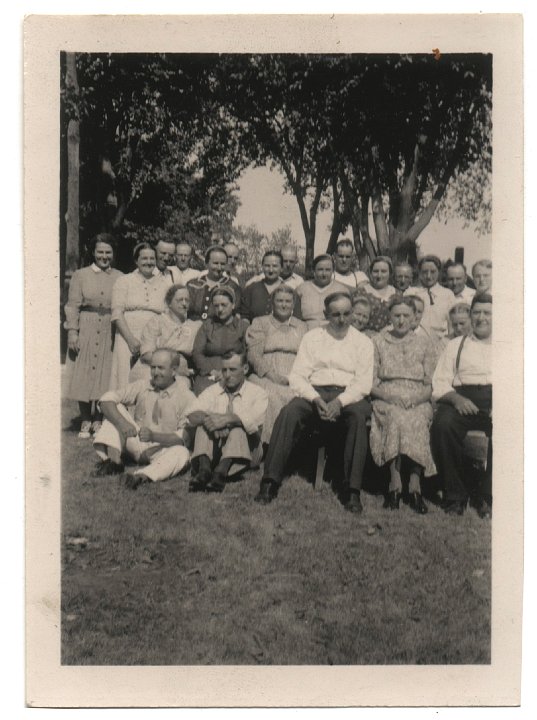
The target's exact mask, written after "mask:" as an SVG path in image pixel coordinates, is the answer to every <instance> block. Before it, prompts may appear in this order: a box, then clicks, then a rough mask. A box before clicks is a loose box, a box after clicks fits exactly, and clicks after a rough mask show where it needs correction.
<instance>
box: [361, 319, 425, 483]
mask: <svg viewBox="0 0 537 720" xmlns="http://www.w3.org/2000/svg"><path fill="white" fill-rule="evenodd" d="M373 344H374V346H375V366H374V374H373V387H380V388H385V389H389V390H390V391H392V392H393V393H394V394H396V395H397V396H398V397H400V398H406V399H408V400H410V401H411V402H412V401H413V400H414V399H417V396H418V394H419V392H420V391H421V390H422V389H423V386H424V385H430V384H431V381H432V375H433V372H434V368H435V364H436V360H435V353H434V350H433V348H432V347H431V344H430V343H429V342H428V341H427V340H426V339H425V338H423V337H418V336H416V334H415V333H414V332H413V331H411V332H409V333H408V334H407V335H405V337H404V338H395V337H394V336H393V335H392V334H391V333H390V332H381V333H379V334H378V335H377V336H376V337H374V338H373ZM372 405H373V414H372V419H371V434H370V444H371V454H372V456H373V459H374V461H375V463H376V464H377V465H379V466H381V465H384V464H386V463H388V462H390V460H393V459H394V458H395V457H397V456H398V455H400V454H401V455H406V456H407V457H409V458H410V459H411V460H413V461H414V462H415V463H416V464H418V465H421V466H422V467H423V468H425V475H426V476H428V475H434V474H435V472H436V468H435V466H434V462H433V458H432V455H431V447H430V435H429V428H430V426H431V422H432V417H433V409H432V405H431V402H430V401H428V402H424V403H420V404H419V405H416V406H415V407H413V408H408V409H404V408H402V407H399V406H398V405H393V404H391V403H388V402H386V401H385V400H379V399H376V400H373V403H372Z"/></svg>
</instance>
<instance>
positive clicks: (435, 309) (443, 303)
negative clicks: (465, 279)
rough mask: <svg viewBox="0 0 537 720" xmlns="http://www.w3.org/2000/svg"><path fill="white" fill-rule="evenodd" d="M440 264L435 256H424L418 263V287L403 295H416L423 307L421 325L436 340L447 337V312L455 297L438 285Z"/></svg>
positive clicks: (453, 303)
mask: <svg viewBox="0 0 537 720" xmlns="http://www.w3.org/2000/svg"><path fill="white" fill-rule="evenodd" d="M441 268H442V263H441V262H440V258H438V257H437V256H436V255H424V256H423V257H422V258H421V259H420V261H419V263H418V278H419V281H420V286H419V287H409V288H407V290H405V292H404V293H403V294H404V295H416V296H417V297H419V298H421V299H422V300H423V303H424V305H425V308H424V312H423V318H422V321H421V324H422V325H423V326H424V327H425V328H427V330H430V331H431V332H432V333H434V335H435V336H436V337H437V338H438V340H443V339H444V338H445V337H447V335H448V329H449V322H448V321H449V311H450V310H451V308H452V307H453V305H455V303H456V299H455V295H454V294H453V292H452V291H451V290H449V289H448V288H445V287H442V286H441V285H440V284H439V283H438V277H439V275H440V270H441Z"/></svg>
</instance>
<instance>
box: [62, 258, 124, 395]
mask: <svg viewBox="0 0 537 720" xmlns="http://www.w3.org/2000/svg"><path fill="white" fill-rule="evenodd" d="M121 276H122V273H121V272H120V271H119V270H116V269H114V268H109V269H108V270H104V271H103V270H101V269H100V268H99V267H97V265H95V264H93V265H90V266H89V267H86V268H82V269H81V270H77V271H76V272H75V273H73V277H72V278H71V283H70V285H69V299H68V301H67V304H66V306H65V316H66V321H65V325H64V327H65V329H66V330H78V339H79V345H80V350H79V352H78V354H77V355H76V356H73V355H72V354H71V353H70V352H69V353H68V356H67V373H68V375H69V374H70V376H71V379H70V384H69V390H68V396H69V398H71V399H72V400H78V401H79V402H90V401H92V400H98V399H99V398H100V397H101V395H102V394H103V392H105V391H106V390H107V389H108V384H109V382H110V371H111V367H112V328H111V310H110V306H111V300H112V287H113V285H114V283H115V282H116V280H117V279H118V278H120V277H121Z"/></svg>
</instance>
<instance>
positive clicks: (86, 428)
mask: <svg viewBox="0 0 537 720" xmlns="http://www.w3.org/2000/svg"><path fill="white" fill-rule="evenodd" d="M78 437H79V438H80V440H88V438H90V437H91V422H90V421H89V420H84V422H83V423H82V425H81V426H80V432H79V433H78Z"/></svg>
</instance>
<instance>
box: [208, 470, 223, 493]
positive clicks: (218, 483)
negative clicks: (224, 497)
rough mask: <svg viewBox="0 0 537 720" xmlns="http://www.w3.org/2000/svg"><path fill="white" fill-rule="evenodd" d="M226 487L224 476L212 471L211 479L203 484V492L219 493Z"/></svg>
mask: <svg viewBox="0 0 537 720" xmlns="http://www.w3.org/2000/svg"><path fill="white" fill-rule="evenodd" d="M225 487H226V478H225V477H224V475H220V473H214V474H213V476H212V478H211V480H210V481H209V482H208V483H207V485H206V486H205V492H212V493H221V492H223V491H224V488H225Z"/></svg>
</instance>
